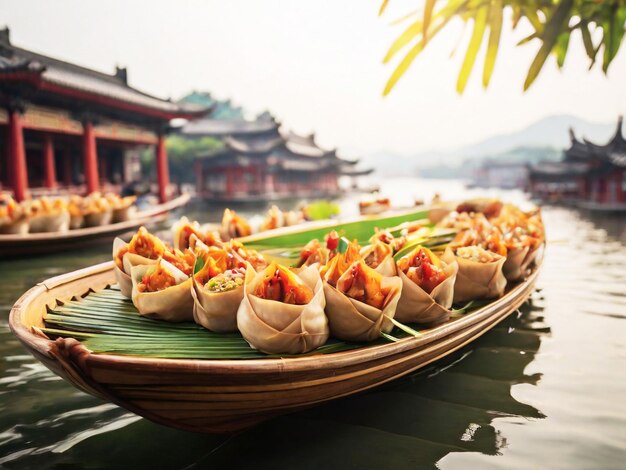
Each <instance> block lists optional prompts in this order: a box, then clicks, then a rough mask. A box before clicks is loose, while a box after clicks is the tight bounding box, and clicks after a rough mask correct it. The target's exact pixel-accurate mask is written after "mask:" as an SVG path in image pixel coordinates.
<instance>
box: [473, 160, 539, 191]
mask: <svg viewBox="0 0 626 470" xmlns="http://www.w3.org/2000/svg"><path fill="white" fill-rule="evenodd" d="M470 184H471V186H474V187H477V188H502V189H517V188H519V189H524V188H526V186H527V184H528V165H526V164H523V163H518V162H498V161H497V160H491V159H488V160H486V161H484V162H483V163H482V164H481V165H480V166H479V167H477V168H475V169H474V170H473V172H472V177H471V181H470Z"/></svg>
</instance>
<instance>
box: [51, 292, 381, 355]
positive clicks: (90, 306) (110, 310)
mask: <svg viewBox="0 0 626 470" xmlns="http://www.w3.org/2000/svg"><path fill="white" fill-rule="evenodd" d="M45 325H46V326H45V328H43V331H44V332H45V333H46V334H47V335H49V336H50V337H53V338H54V337H58V336H63V337H66V338H76V339H78V340H80V341H83V342H84V343H85V346H86V347H87V348H88V349H90V350H91V351H93V352H96V353H109V354H122V355H128V356H143V357H160V358H166V359H264V358H267V357H272V356H268V355H267V354H264V353H261V352H259V351H257V350H255V349H252V348H251V347H250V345H249V344H248V343H247V342H246V341H245V340H244V339H243V337H242V336H241V334H240V333H238V332H237V333H214V332H211V331H209V330H206V329H204V328H202V327H201V326H200V325H196V324H195V323H168V322H164V321H159V320H152V319H150V318H146V317H142V316H140V315H139V312H137V309H136V308H135V306H134V305H133V303H132V302H131V300H130V299H126V298H125V297H123V296H122V294H121V293H120V292H119V290H118V289H117V288H111V289H104V290H102V291H99V292H92V293H90V294H89V295H88V296H86V297H85V298H80V299H79V300H73V301H71V302H67V303H65V304H64V305H62V306H59V307H57V308H55V309H54V310H51V311H50V312H48V313H47V314H46V315H45ZM374 344H375V343H374ZM361 346H362V345H360V344H355V343H347V342H344V341H336V340H334V339H330V340H329V341H328V342H327V343H326V344H324V345H323V346H321V347H320V348H318V349H316V350H315V351H313V353H312V354H329V353H333V352H338V351H346V350H349V349H354V348H357V347H361Z"/></svg>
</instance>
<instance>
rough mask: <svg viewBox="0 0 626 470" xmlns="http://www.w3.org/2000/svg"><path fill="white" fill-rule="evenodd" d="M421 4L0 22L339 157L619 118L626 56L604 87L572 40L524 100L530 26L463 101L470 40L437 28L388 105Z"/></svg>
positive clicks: (63, 6) (145, 7) (93, 13)
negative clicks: (263, 120) (279, 127)
mask: <svg viewBox="0 0 626 470" xmlns="http://www.w3.org/2000/svg"><path fill="white" fill-rule="evenodd" d="M422 3H423V2H422V1H420V0H416V1H400V0H395V1H391V2H390V4H391V6H390V8H389V9H388V11H387V13H386V14H385V16H384V17H383V18H378V17H377V11H378V8H379V4H380V2H379V1H374V2H366V1H363V0H349V1H348V0H344V1H341V0H335V1H331V0H324V1H320V0H316V1H306V2H305V1H302V0H300V1H295V0H292V1H287V0H281V1H262V0H248V1H243V0H242V1H233V0H230V1H225V0H222V1H206V0H205V1H176V2H174V1H156V0H152V1H137V0H133V1H120V0H107V1H98V2H96V1H84V0H82V1H80V0H74V1H70V0H55V1H46V0H41V1H34V0H17V1H6V0H0V11H2V17H1V19H0V22H5V23H6V24H7V25H9V27H10V28H11V38H12V41H13V43H14V44H17V45H19V46H22V47H25V48H29V49H33V50H36V51H39V52H42V53H45V54H48V55H51V56H54V57H58V58H61V59H65V60H68V61H72V62H76V63H78V64H81V65H85V66H88V67H92V68H95V69H98V70H102V71H105V72H112V71H113V70H114V67H115V65H116V64H120V65H123V66H127V67H128V68H129V80H130V83H131V85H133V86H135V87H137V88H139V89H141V90H143V91H146V92H149V93H153V94H156V95H157V96H161V97H172V98H178V97H180V96H181V95H183V94H185V93H186V92H188V91H190V90H192V89H197V90H208V91H211V92H212V93H214V95H216V96H217V97H219V98H232V99H233V100H234V101H235V102H236V103H238V104H241V105H243V106H244V107H245V108H247V109H248V110H250V111H252V112H259V111H262V110H264V109H270V110H271V111H272V112H273V113H274V114H275V115H276V116H277V117H278V118H279V119H280V120H282V121H283V122H284V123H286V124H287V125H288V126H289V127H292V128H293V129H295V130H296V131H299V132H310V131H312V130H315V131H316V132H317V135H318V138H319V141H320V143H321V144H323V145H326V146H332V147H334V146H338V147H339V148H340V149H343V150H344V154H346V151H347V153H348V154H352V153H354V154H356V153H373V152H376V151H380V150H392V151H396V152H400V153H405V154H411V153H414V152H420V151H423V150H427V149H449V148H453V147H456V146H460V145H464V144H467V143H472V142H474V141H478V140H481V139H483V138H485V137H489V136H491V135H494V134H498V133H501V132H509V131H513V130H516V129H519V128H522V127H524V126H526V125H528V124H531V123H533V122H534V121H536V120H537V119H540V118H542V117H545V116H548V115H551V114H564V113H567V114H574V115H578V116H581V117H584V118H586V119H589V120H591V121H599V122H609V121H614V119H615V118H616V116H617V114H620V113H623V112H624V110H625V108H626V86H625V84H626V57H625V55H626V53H625V52H624V49H626V47H623V48H622V50H621V51H620V54H619V55H618V57H617V58H616V60H615V62H614V63H613V65H612V67H611V69H610V70H609V74H608V77H605V76H604V75H603V74H602V73H601V71H600V70H599V68H596V69H595V70H594V71H592V72H588V71H587V67H588V62H587V60H586V57H585V55H584V50H583V48H582V45H581V44H580V38H579V37H578V36H575V37H572V41H571V42H570V53H569V54H568V57H567V61H566V64H565V67H564V69H563V71H562V72H559V71H558V70H557V68H556V64H555V62H554V59H552V58H551V59H549V62H548V63H547V65H546V67H545V69H544V70H543V72H542V73H541V75H540V76H539V78H538V79H537V81H536V83H535V85H534V86H533V87H532V88H531V90H530V91H529V92H527V93H525V94H524V93H522V92H521V89H522V84H523V81H524V78H525V75H526V71H527V69H528V66H529V65H530V62H531V61H532V58H533V57H534V54H535V53H536V51H537V48H538V45H537V44H536V43H531V44H528V45H525V46H522V47H513V46H514V44H515V43H516V42H517V41H518V40H519V39H520V38H522V37H524V32H525V29H524V28H520V29H519V30H518V31H516V32H515V33H512V34H509V33H507V34H505V35H504V37H503V43H502V46H501V48H500V52H499V55H498V62H497V63H496V68H495V72H494V75H493V77H492V84H491V86H490V88H489V89H488V90H487V91H485V90H483V89H482V85H481V72H482V71H481V69H480V68H479V67H477V68H476V69H475V70H474V72H475V73H474V74H473V75H472V78H471V79H470V82H469V84H468V86H467V89H466V92H465V94H464V95H463V96H459V95H458V94H457V93H456V92H455V83H456V78H457V74H458V70H459V68H460V64H461V61H462V59H463V55H464V47H463V46H461V48H459V51H458V52H457V54H456V55H455V56H454V57H453V58H452V59H450V53H451V51H452V50H453V49H454V46H455V45H456V44H457V43H458V41H459V38H460V37H462V41H464V42H462V43H461V44H464V43H466V42H467V40H468V33H469V29H468V31H466V32H465V35H464V36H463V35H462V33H463V27H462V24H461V23H457V24H453V25H452V27H451V28H449V30H444V32H443V35H442V36H441V37H439V38H437V39H436V40H434V41H433V42H432V43H431V44H430V45H429V46H428V48H427V50H426V52H425V53H424V54H423V55H422V56H421V57H418V59H417V60H416V61H415V62H414V65H413V66H412V68H411V69H410V70H409V72H408V73H407V74H406V75H405V76H404V77H403V78H402V80H401V81H400V82H399V83H398V85H397V86H396V88H395V89H394V90H393V91H392V93H391V95H390V96H388V97H387V98H383V97H382V90H383V87H384V84H385V82H386V80H387V78H388V76H389V74H390V73H391V72H392V70H393V65H383V64H382V58H383V56H384V54H385V52H386V50H387V48H388V47H389V45H390V44H391V42H392V41H393V39H394V38H395V37H396V36H397V35H398V34H400V33H401V31H402V30H403V28H404V27H405V26H404V25H400V26H390V22H391V20H392V19H395V18H397V17H399V16H401V15H402V14H404V13H406V12H408V11H410V10H413V9H415V8H416V6H418V7H419V6H421V5H422ZM507 24H508V23H507ZM0 26H2V24H1V23H0ZM399 58H400V56H399V57H398V59H399ZM395 63H397V60H396V61H395V62H394V64H395ZM478 65H479V66H481V65H482V57H481V58H479V61H478Z"/></svg>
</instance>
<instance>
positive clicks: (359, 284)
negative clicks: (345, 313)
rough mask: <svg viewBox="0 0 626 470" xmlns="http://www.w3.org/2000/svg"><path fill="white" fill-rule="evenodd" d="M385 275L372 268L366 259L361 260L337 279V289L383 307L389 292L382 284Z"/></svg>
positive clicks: (352, 296)
mask: <svg viewBox="0 0 626 470" xmlns="http://www.w3.org/2000/svg"><path fill="white" fill-rule="evenodd" d="M382 279H383V276H382V275H380V274H379V273H377V272H376V271H374V270H373V269H372V268H370V267H369V266H368V265H367V264H366V263H365V261H364V260H359V261H356V262H354V263H352V265H350V267H349V268H348V269H347V270H346V271H345V272H344V273H343V274H342V275H341V277H340V278H339V279H337V290H338V291H339V292H342V293H344V294H345V295H347V296H348V297H350V298H351V299H354V300H358V301H359V302H363V303H364V304H367V305H371V306H372V307H374V308H379V309H380V308H382V307H383V305H384V304H385V299H386V297H387V294H388V293H389V290H388V289H385V288H383V287H382V285H381V281H382Z"/></svg>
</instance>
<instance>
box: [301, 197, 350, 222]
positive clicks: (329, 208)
mask: <svg viewBox="0 0 626 470" xmlns="http://www.w3.org/2000/svg"><path fill="white" fill-rule="evenodd" d="M305 212H306V215H307V217H308V218H309V219H310V220H327V219H331V218H333V217H335V216H337V215H339V213H340V212H341V211H340V209H339V206H338V205H337V204H335V203H334V202H331V201H324V200H321V201H313V202H312V203H310V204H308V205H307V206H306V208H305Z"/></svg>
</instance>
